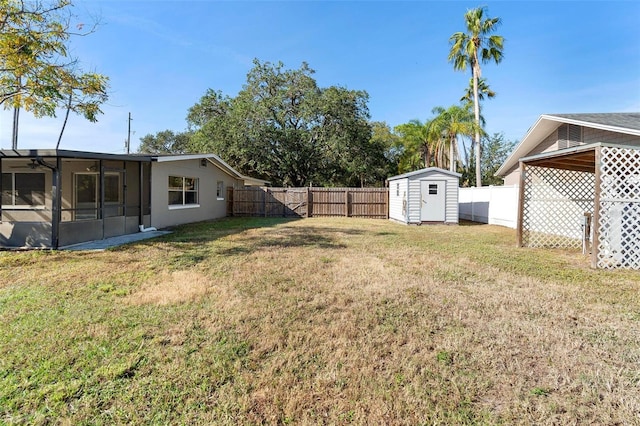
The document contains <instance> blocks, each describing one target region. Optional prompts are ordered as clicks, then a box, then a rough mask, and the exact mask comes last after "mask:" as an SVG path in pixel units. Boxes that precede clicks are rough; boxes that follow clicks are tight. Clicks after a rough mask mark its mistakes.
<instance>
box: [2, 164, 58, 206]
mask: <svg viewBox="0 0 640 426" xmlns="http://www.w3.org/2000/svg"><path fill="white" fill-rule="evenodd" d="M2 174H3V175H4V174H8V175H11V188H10V189H9V191H10V192H11V204H2V209H7V210H44V209H45V208H46V203H47V175H46V173H45V172H30V171H20V172H6V171H3V172H2ZM16 174H39V175H42V176H43V177H44V186H43V187H42V201H43V204H16ZM0 179H2V175H0ZM6 190H7V189H6V188H4V187H3V188H2V191H6ZM0 200H1V194H0Z"/></svg>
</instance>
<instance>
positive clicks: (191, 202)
mask: <svg viewBox="0 0 640 426" xmlns="http://www.w3.org/2000/svg"><path fill="white" fill-rule="evenodd" d="M0 173H1V175H2V181H1V182H0V193H1V194H2V203H1V204H0V248H21V247H26V248H29V247H32V248H35V247H40V248H59V247H64V246H67V245H71V244H76V243H80V242H86V241H93V240H99V239H103V238H108V237H113V236H118V235H125V234H131V233H135V232H140V231H141V230H143V229H145V228H149V227H155V228H166V227H169V226H174V225H180V224H184V223H189V222H196V221H201V220H208V219H215V218H220V217H224V216H226V191H227V188H228V187H236V188H237V187H243V186H245V185H265V184H266V183H267V182H266V181H262V180H257V179H251V178H248V177H246V176H243V175H241V174H240V173H238V172H237V171H236V170H234V169H233V168H232V167H230V166H229V165H228V164H226V163H225V162H224V161H222V160H221V159H220V158H219V157H218V156H216V155H214V154H186V155H145V154H132V155H124V154H101V153H92V152H79V151H67V150H17V151H14V150H2V151H0Z"/></svg>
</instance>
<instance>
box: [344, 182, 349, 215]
mask: <svg viewBox="0 0 640 426" xmlns="http://www.w3.org/2000/svg"><path fill="white" fill-rule="evenodd" d="M344 215H345V217H349V188H347V189H345V191H344Z"/></svg>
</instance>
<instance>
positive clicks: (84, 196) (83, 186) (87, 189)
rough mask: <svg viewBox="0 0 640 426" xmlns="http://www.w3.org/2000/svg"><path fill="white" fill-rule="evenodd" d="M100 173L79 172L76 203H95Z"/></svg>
mask: <svg viewBox="0 0 640 426" xmlns="http://www.w3.org/2000/svg"><path fill="white" fill-rule="evenodd" d="M97 176H98V175H94V174H91V175H87V174H77V175H76V203H77V204H80V203H83V204H84V203H91V204H92V205H95V204H96V202H97V199H96V181H97Z"/></svg>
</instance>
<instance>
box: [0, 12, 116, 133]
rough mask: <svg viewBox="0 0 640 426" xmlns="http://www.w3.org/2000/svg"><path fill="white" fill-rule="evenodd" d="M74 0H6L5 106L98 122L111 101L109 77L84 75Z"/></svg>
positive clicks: (1, 46) (1, 85) (0, 63)
mask: <svg viewBox="0 0 640 426" xmlns="http://www.w3.org/2000/svg"><path fill="white" fill-rule="evenodd" d="M71 8H72V3H71V1H70V0H50V1H48V0H33V1H15V0H0V105H2V106H3V107H4V108H11V107H14V108H24V109H25V110H27V111H30V112H31V113H33V114H34V115H35V116H36V117H42V116H55V113H56V108H59V107H63V108H65V109H69V110H71V111H73V112H75V113H78V114H81V115H83V116H84V117H85V118H86V119H88V120H90V121H96V120H97V116H98V114H100V113H101V111H100V105H101V104H102V103H104V102H105V101H106V100H107V97H108V95H107V85H108V78H107V77H105V76H103V75H101V74H97V73H93V72H89V73H84V72H82V71H81V70H80V69H79V66H78V61H77V60H76V59H74V58H72V57H71V56H70V52H69V48H68V43H69V41H70V39H71V37H73V36H81V35H86V34H88V33H90V32H91V31H92V29H89V30H88V31H84V30H83V28H84V27H83V24H76V26H75V27H73V25H72V20H73V15H72V13H71Z"/></svg>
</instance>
